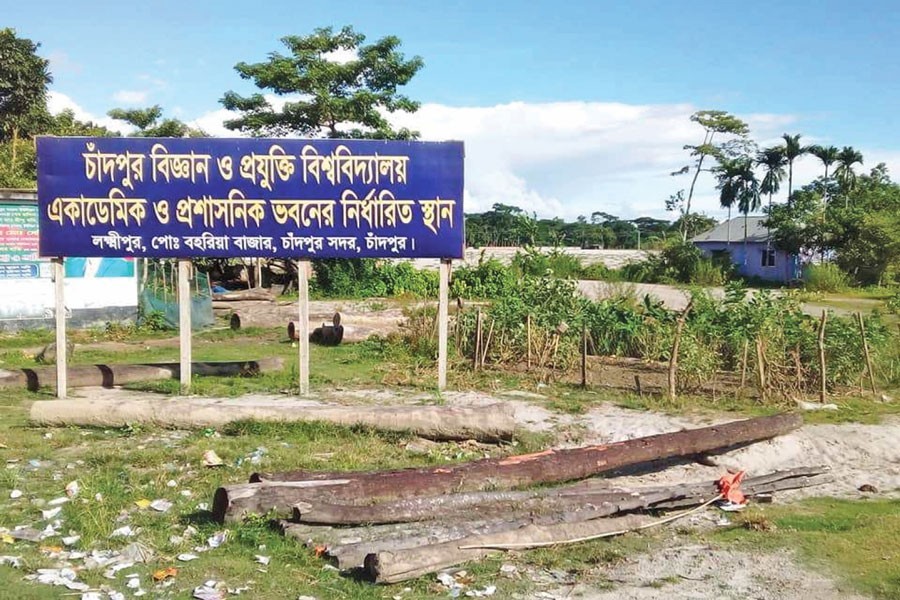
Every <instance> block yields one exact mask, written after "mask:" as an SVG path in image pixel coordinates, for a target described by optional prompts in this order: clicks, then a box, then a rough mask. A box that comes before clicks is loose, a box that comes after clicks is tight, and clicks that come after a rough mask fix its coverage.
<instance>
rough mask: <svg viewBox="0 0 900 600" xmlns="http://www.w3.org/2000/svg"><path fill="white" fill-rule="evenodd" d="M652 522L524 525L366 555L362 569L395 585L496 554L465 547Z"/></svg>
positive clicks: (549, 539) (540, 541)
mask: <svg viewBox="0 0 900 600" xmlns="http://www.w3.org/2000/svg"><path fill="white" fill-rule="evenodd" d="M651 522H653V518H652V517H648V516H644V515H627V516H624V517H615V518H611V519H598V520H596V521H590V522H587V523H561V524H558V525H526V526H525V527H521V528H519V529H515V530H512V531H504V532H500V533H487V534H483V535H478V536H472V537H468V538H463V539H461V540H454V541H452V542H444V543H443V544H430V545H428V546H418V547H416V548H408V549H405V550H398V551H393V552H392V551H384V552H378V553H372V554H369V555H368V556H366V558H365V567H364V568H365V572H366V574H367V575H368V576H369V577H370V578H371V579H372V581H374V582H376V583H398V582H400V581H407V580H409V579H415V578H416V577H421V576H422V575H427V574H429V573H434V572H436V571H440V570H441V569H446V568H449V567H453V566H455V565H458V564H460V563H464V562H466V561H469V560H475V559H478V558H482V557H484V556H487V555H488V554H492V553H495V552H496V550H492V549H490V548H468V549H467V548H463V547H464V546H500V545H505V544H519V543H523V541H527V543H530V544H534V545H545V544H548V543H553V542H555V541H557V540H568V539H573V538H578V537H599V536H602V535H604V534H606V535H608V534H616V533H621V532H623V531H626V530H630V529H637V528H640V527H643V526H645V525H648V524H649V523H651Z"/></svg>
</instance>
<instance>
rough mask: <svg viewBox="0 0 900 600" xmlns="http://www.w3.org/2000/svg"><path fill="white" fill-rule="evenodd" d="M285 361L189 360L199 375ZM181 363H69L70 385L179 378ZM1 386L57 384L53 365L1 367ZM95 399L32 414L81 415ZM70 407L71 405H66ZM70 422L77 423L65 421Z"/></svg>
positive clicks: (251, 370) (51, 420)
mask: <svg viewBox="0 0 900 600" xmlns="http://www.w3.org/2000/svg"><path fill="white" fill-rule="evenodd" d="M283 367H284V361H283V360H282V359H281V358H264V359H261V360H258V361H253V360H248V361H233V362H214V363H204V362H195V363H192V367H191V370H192V371H193V372H194V373H197V374H199V375H219V376H240V375H252V374H255V373H261V372H266V371H275V370H281V369H282V368H283ZM180 368H181V366H180V365H179V364H178V363H155V364H146V365H117V364H110V365H73V366H69V367H68V370H67V372H68V384H69V387H98V386H102V387H113V386H116V385H122V384H125V383H134V382H136V381H154V380H159V379H178V378H179V376H180ZM0 373H2V375H0V389H2V388H6V387H24V388H26V389H29V390H31V391H37V389H38V388H40V387H42V386H47V387H51V388H55V387H56V367H34V368H25V369H11V370H8V371H0ZM95 402H96V401H95V400H91V401H90V402H86V403H85V404H84V406H83V407H82V406H81V404H79V403H77V402H74V401H73V400H71V399H69V400H44V401H38V402H35V403H34V404H33V405H32V415H38V414H39V415H41V417H40V418H41V419H45V418H46V419H48V420H47V421H42V423H44V424H60V423H55V420H56V419H57V417H55V416H53V415H54V413H56V411H57V410H59V411H62V412H60V413H59V414H60V415H62V414H69V415H70V416H71V417H72V418H73V419H76V420H77V419H78V418H80V417H79V415H81V414H83V413H82V409H88V410H93V411H94V412H96V413H100V412H102V411H101V410H100V409H94V408H93V407H94V406H97V405H96V404H95ZM68 407H72V408H68ZM66 424H70V425H74V424H76V423H75V422H74V421H73V422H72V423H66Z"/></svg>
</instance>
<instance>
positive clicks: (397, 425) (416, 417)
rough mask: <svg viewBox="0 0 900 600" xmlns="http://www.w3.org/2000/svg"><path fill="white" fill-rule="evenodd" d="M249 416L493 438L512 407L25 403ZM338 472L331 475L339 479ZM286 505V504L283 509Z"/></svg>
mask: <svg viewBox="0 0 900 600" xmlns="http://www.w3.org/2000/svg"><path fill="white" fill-rule="evenodd" d="M247 419H252V420H256V421H268V422H302V421H325V422H329V423H337V424H339V425H347V426H350V425H366V426H369V427H374V428H377V429H383V430H388V431H404V432H405V431H408V432H411V433H414V434H416V435H419V436H421V437H425V438H430V439H436V440H468V439H476V440H479V441H483V442H497V441H499V440H505V439H509V438H511V437H512V434H513V431H514V430H515V425H516V423H515V419H514V417H513V410H512V408H511V407H510V406H509V405H507V404H500V403H497V404H491V405H487V406H481V407H446V406H330V405H324V404H314V403H310V402H308V401H302V400H292V399H288V398H280V397H271V398H222V399H218V398H193V397H192V398H148V399H128V400H114V399H112V400H103V399H91V400H85V401H84V402H79V401H77V400H72V399H69V400H47V401H40V402H35V403H34V404H32V406H31V420H32V421H33V422H34V423H37V424H40V425H92V426H100V427H119V426H123V425H125V424H129V423H130V424H146V425H157V426H162V427H181V428H203V427H221V426H223V425H225V424H227V423H231V422H234V421H241V420H247ZM340 478H342V476H338V477H336V478H333V479H340ZM289 506H290V505H288V508H289Z"/></svg>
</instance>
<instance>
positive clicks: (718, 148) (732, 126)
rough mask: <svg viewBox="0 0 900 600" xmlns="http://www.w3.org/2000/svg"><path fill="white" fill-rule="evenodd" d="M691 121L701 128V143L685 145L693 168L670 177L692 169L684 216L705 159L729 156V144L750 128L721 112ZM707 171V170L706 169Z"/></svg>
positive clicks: (704, 112)
mask: <svg viewBox="0 0 900 600" xmlns="http://www.w3.org/2000/svg"><path fill="white" fill-rule="evenodd" d="M691 121H693V122H694V123H697V124H699V125H700V126H701V127H702V128H703V141H702V142H701V143H700V144H698V145H696V146H691V145H687V146H685V147H684V149H685V150H690V151H691V157H693V158H694V164H693V166H691V165H687V166H685V167H684V168H682V169H681V170H680V171H676V172H674V173H672V175H681V174H684V173H688V172H690V171H691V169H693V171H694V176H693V178H692V179H691V186H690V188H689V190H688V195H687V200H686V202H685V207H684V214H685V215H689V214H691V201H692V200H693V198H694V187H695V186H696V185H697V178H698V177H700V173H701V172H702V171H703V170H704V169H703V163H704V162H705V161H706V159H707V157H709V158H711V159H712V160H719V159H720V158H723V157H726V156H728V155H729V154H730V152H729V147H728V144H729V143H733V142H734V141H735V139H734V138H738V140H737V141H738V143H740V142H741V141H742V138H746V136H747V134H748V133H749V132H750V128H749V127H748V126H747V124H746V123H745V122H744V121H742V120H741V119H739V118H737V117H735V116H734V115H731V114H729V113H727V112H725V111H721V110H701V111H698V112H696V113H694V114H693V115H691ZM717 135H718V136H719V137H723V136H724V137H725V138H726V139H725V140H724V141H722V142H719V143H714V142H715V139H716V136H717ZM707 170H709V169H707ZM686 239H687V231H683V232H682V240H686Z"/></svg>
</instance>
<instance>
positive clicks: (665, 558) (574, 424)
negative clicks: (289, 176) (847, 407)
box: [90, 389, 900, 600]
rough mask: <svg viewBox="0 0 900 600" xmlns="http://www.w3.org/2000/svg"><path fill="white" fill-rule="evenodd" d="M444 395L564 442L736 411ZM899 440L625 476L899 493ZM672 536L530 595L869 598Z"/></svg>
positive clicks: (781, 497)
mask: <svg viewBox="0 0 900 600" xmlns="http://www.w3.org/2000/svg"><path fill="white" fill-rule="evenodd" d="M90 393H91V394H93V393H97V394H99V395H103V396H114V397H123V396H125V395H131V396H133V397H137V396H142V395H143V394H142V393H140V392H125V391H122V390H97V391H96V392H95V391H91V392H90ZM265 398H267V396H262V395H254V396H247V397H245V398H244V399H245V400H246V401H248V402H253V401H255V400H263V399H265ZM444 399H445V401H446V402H447V404H449V405H458V406H471V405H484V404H489V403H493V402H497V401H503V402H506V403H510V404H512V405H513V407H514V411H515V418H516V422H517V425H518V426H519V427H521V428H523V429H525V430H528V431H533V432H542V433H548V434H552V435H554V437H555V439H556V440H557V444H556V445H557V446H559V447H565V446H573V445H583V444H590V443H607V442H612V441H618V440H624V439H630V438H635V437H640V436H646V435H652V434H656V433H663V432H670V431H677V430H680V429H683V428H692V427H701V426H705V425H710V424H714V423H716V422H724V421H728V420H732V419H733V417H728V416H724V415H723V416H721V417H718V416H708V415H707V416H691V415H680V416H672V415H665V414H660V413H653V412H647V411H636V410H629V409H626V408H621V407H616V406H612V405H609V404H602V405H599V406H596V407H594V408H591V409H590V410H588V411H587V412H585V413H583V414H579V415H571V414H561V413H557V412H553V411H551V410H549V409H547V408H546V407H545V406H544V405H543V404H542V401H543V400H545V399H544V398H543V397H542V396H541V395H540V394H539V393H535V392H532V391H511V392H506V393H503V394H497V395H492V394H487V393H482V392H448V393H446V394H445V395H444ZM312 402H313V403H317V402H326V403H340V404H398V403H400V404H405V403H408V404H415V403H420V402H433V396H432V395H430V394H425V393H416V392H397V391H392V390H387V389H377V390H376V389H373V390H340V391H332V392H328V393H323V392H319V393H317V394H315V395H314V396H313V398H312ZM898 439H900V419H889V420H886V421H885V422H883V423H882V424H879V425H862V424H842V425H805V426H804V427H802V428H800V429H799V430H797V431H794V432H792V433H790V434H788V435H785V436H782V437H779V438H777V439H774V440H770V441H767V442H762V443H758V444H753V445H751V446H747V447H745V448H740V449H737V450H733V451H730V452H727V453H725V454H722V455H719V456H716V457H713V460H714V461H715V462H716V463H717V465H718V466H709V465H703V464H699V463H695V462H684V463H681V464H675V465H670V466H668V467H667V468H665V469H663V470H658V471H650V472H643V473H632V474H627V473H626V474H621V475H620V477H618V478H617V483H621V485H623V486H634V487H638V486H648V485H664V484H668V483H682V482H685V481H702V480H712V479H716V478H718V477H720V476H721V475H722V473H723V471H724V469H726V468H737V469H745V470H747V472H748V474H749V475H750V476H752V475H757V474H763V473H767V472H771V471H776V470H780V469H789V468H794V467H799V466H819V465H826V466H828V467H830V470H831V473H832V475H833V478H834V479H833V482H831V483H828V484H826V485H823V486H818V487H815V488H806V489H801V490H795V491H791V492H782V493H779V494H778V495H777V497H776V502H778V503H789V502H793V501H795V500H797V499H800V498H804V497H809V496H833V497H843V498H861V497H864V494H863V493H862V492H859V491H858V488H859V487H860V486H862V485H863V484H868V485H871V486H874V487H875V488H877V489H878V490H882V491H887V493H888V494H894V495H896V494H897V491H896V490H900V444H897V440H898ZM723 516H724V515H723V513H720V512H719V511H718V510H717V509H708V510H707V511H705V512H703V513H699V514H698V515H695V516H692V517H690V518H689V522H688V523H687V525H688V526H690V527H697V528H701V529H702V528H710V527H715V526H716V523H717V522H719V521H720V520H721V519H722V518H723ZM724 518H727V516H725V517H724ZM681 525H682V526H683V525H685V524H684V523H681ZM665 535H667V536H668V537H667V543H666V544H664V547H663V548H662V549H661V550H658V551H655V552H653V553H652V554H646V555H638V556H635V557H629V558H626V559H624V560H622V561H620V562H618V563H616V564H614V565H612V566H609V567H604V571H603V576H604V578H605V579H606V580H608V581H610V582H612V584H613V587H612V589H609V590H608V589H605V588H604V589H598V588H596V587H594V588H592V587H590V586H586V585H584V584H581V583H579V582H577V581H573V582H567V583H565V584H562V585H560V584H558V583H557V584H556V585H549V586H538V591H535V592H533V593H531V594H530V595H528V596H527V597H522V598H523V600H532V599H534V600H538V599H552V598H556V599H560V600H562V599H568V598H581V599H583V600H606V599H613V598H616V599H619V598H624V599H645V598H659V597H665V598H671V599H681V598H684V599H688V598H714V597H715V598H735V599H738V598H739V599H742V600H743V599H745V598H757V599H760V600H768V599H772V600H775V599H788V600H794V599H796V600H800V599H806V598H818V599H819V600H827V599H832V598H833V599H838V598H841V599H844V600H855V599H856V598H861V596H854V595H852V594H848V593H847V592H846V591H845V590H844V589H843V588H842V587H841V586H840V584H838V583H836V582H835V581H833V580H831V579H830V578H829V577H828V575H827V573H825V572H823V571H820V570H814V569H810V568H808V567H806V566H804V565H803V564H801V563H800V561H799V560H798V559H797V558H796V557H795V556H794V555H793V554H792V553H791V552H789V551H786V550H779V551H769V552H762V551H760V552H754V553H752V554H749V553H747V552H746V551H742V550H736V549H731V548H728V547H723V546H708V545H697V544H696V543H694V542H686V541H685V538H684V537H683V536H677V535H675V534H674V533H672V531H671V530H669V531H668V532H667V533H666V534H665Z"/></svg>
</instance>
